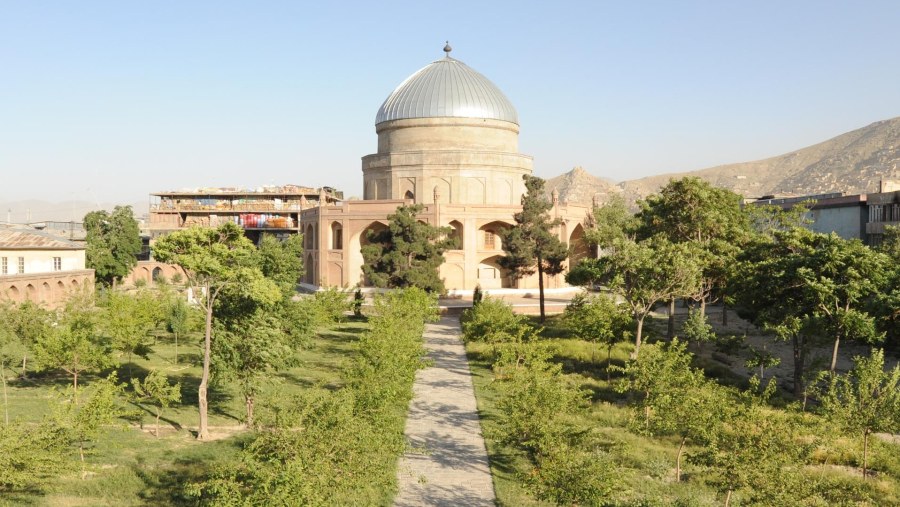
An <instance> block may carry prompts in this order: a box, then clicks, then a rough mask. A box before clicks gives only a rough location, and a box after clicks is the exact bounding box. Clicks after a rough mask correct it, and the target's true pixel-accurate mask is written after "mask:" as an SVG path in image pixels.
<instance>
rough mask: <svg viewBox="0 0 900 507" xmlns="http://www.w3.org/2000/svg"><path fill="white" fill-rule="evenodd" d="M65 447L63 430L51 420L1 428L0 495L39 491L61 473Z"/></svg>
mask: <svg viewBox="0 0 900 507" xmlns="http://www.w3.org/2000/svg"><path fill="white" fill-rule="evenodd" d="M68 446H69V440H68V435H67V433H66V431H65V429H64V428H62V427H61V426H59V425H58V424H55V422H54V421H53V420H52V419H45V420H43V421H41V423H40V424H37V425H30V424H23V423H16V424H5V425H0V492H10V491H21V490H26V489H32V488H39V487H41V486H43V485H44V484H45V483H46V481H47V480H48V479H51V478H53V477H55V476H58V475H59V474H61V473H63V472H64V471H65V470H66V469H67V468H68V465H69V463H67V461H66V453H67V451H68Z"/></svg>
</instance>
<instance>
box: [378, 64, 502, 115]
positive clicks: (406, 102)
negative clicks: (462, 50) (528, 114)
mask: <svg viewBox="0 0 900 507" xmlns="http://www.w3.org/2000/svg"><path fill="white" fill-rule="evenodd" d="M441 117H456V118H488V119H493V120H503V121H508V122H512V123H515V124H517V125H518V123H519V116H518V115H517V114H516V109H515V108H514V107H513V105H512V103H511V102H510V101H509V99H507V98H506V96H505V95H503V92H501V91H500V89H499V88H497V87H496V86H495V85H494V83H492V82H490V81H488V79H487V78H486V77H484V76H482V75H481V74H479V73H478V72H476V71H475V70H472V69H471V68H470V67H469V66H467V65H466V64H464V63H462V62H461V61H459V60H456V59H454V58H450V57H447V58H442V59H440V60H438V61H436V62H434V63H432V64H430V65H428V66H426V67H424V68H422V69H421V70H419V71H418V72H416V73H415V74H413V75H412V76H409V77H408V78H407V79H406V81H404V82H402V83H400V86H398V87H397V88H396V89H395V90H394V92H393V93H391V94H390V96H388V98H387V99H386V100H385V101H384V104H382V105H381V108H380V109H378V116H376V117H375V124H376V125H377V124H379V123H381V122H385V121H391V120H401V119H407V118H441Z"/></svg>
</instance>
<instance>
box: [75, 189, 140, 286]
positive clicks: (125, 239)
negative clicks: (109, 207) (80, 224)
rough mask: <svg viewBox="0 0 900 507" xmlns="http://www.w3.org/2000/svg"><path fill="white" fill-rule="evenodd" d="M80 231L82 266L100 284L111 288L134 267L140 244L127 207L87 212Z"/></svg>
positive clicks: (131, 213)
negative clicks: (83, 260) (92, 273)
mask: <svg viewBox="0 0 900 507" xmlns="http://www.w3.org/2000/svg"><path fill="white" fill-rule="evenodd" d="M84 229H85V231H86V232H87V236H86V237H85V241H86V243H87V248H86V249H85V257H86V261H87V262H86V264H87V267H88V268H90V269H93V270H94V273H95V275H96V277H97V278H98V279H99V280H100V281H101V282H103V283H104V284H106V285H113V284H115V282H116V281H118V280H121V279H122V277H124V276H126V275H127V274H128V273H130V272H131V270H132V268H134V266H135V265H137V255H138V254H139V253H141V248H142V244H141V237H140V229H139V228H138V223H137V220H135V219H134V213H133V212H132V210H131V206H116V207H115V208H113V211H112V213H109V212H107V211H105V210H101V211H91V212H90V213H88V214H87V215H85V216H84Z"/></svg>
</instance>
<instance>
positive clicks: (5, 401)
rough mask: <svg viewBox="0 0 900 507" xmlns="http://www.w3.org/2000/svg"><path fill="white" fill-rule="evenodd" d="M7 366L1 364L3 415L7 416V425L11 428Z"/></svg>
mask: <svg viewBox="0 0 900 507" xmlns="http://www.w3.org/2000/svg"><path fill="white" fill-rule="evenodd" d="M5 367H6V365H5V364H3V363H0V377H3V413H4V416H6V425H7V426H9V398H7V396H6V369H5Z"/></svg>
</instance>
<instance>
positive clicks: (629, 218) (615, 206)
mask: <svg viewBox="0 0 900 507" xmlns="http://www.w3.org/2000/svg"><path fill="white" fill-rule="evenodd" d="M638 225H639V222H638V220H637V218H636V217H635V216H634V214H632V213H631V212H630V211H628V205H627V204H625V199H624V198H623V197H622V196H620V195H614V196H612V197H611V198H610V199H609V200H608V201H606V202H605V203H604V204H603V205H601V206H597V207H595V208H594V210H593V213H592V215H591V220H590V221H589V227H588V228H587V230H585V231H584V239H585V241H587V242H588V243H589V244H591V245H596V246H599V247H600V248H603V249H609V248H612V247H613V245H614V244H615V242H616V241H621V240H634V239H635V234H636V232H637V228H638Z"/></svg>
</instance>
